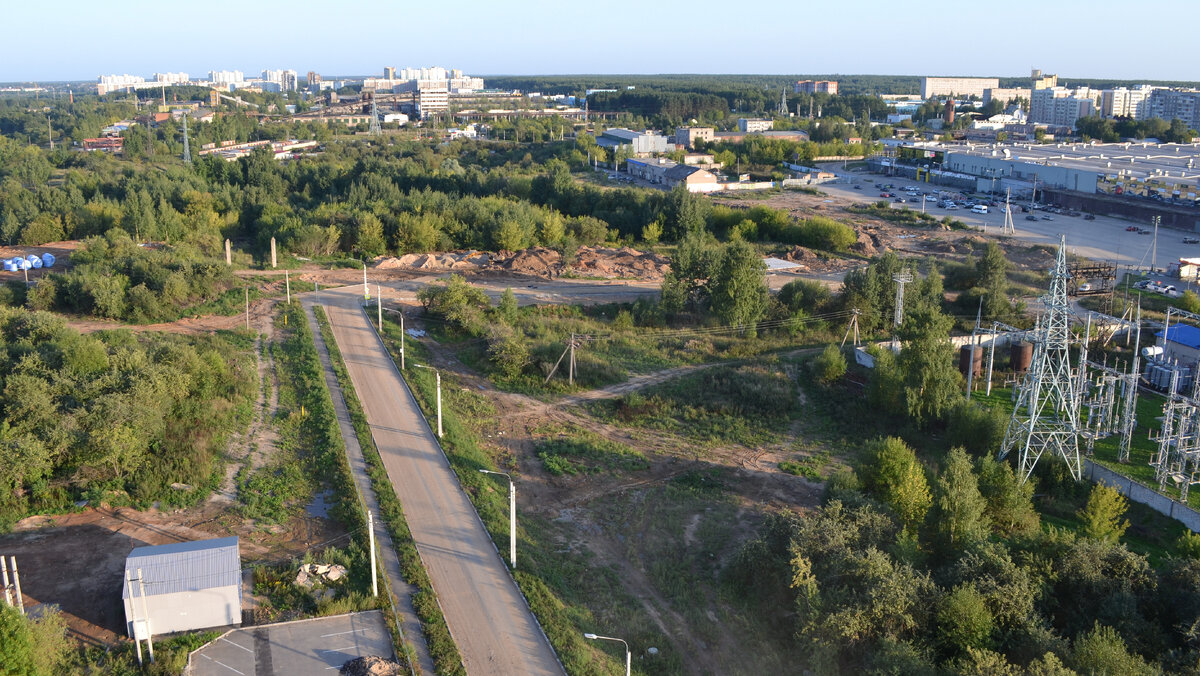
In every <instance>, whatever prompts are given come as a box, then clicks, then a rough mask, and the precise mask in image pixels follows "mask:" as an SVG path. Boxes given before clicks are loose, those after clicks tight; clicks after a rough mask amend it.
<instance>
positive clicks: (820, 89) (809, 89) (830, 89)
mask: <svg viewBox="0 0 1200 676" xmlns="http://www.w3.org/2000/svg"><path fill="white" fill-rule="evenodd" d="M793 89H794V91H795V92H796V93H797V94H816V93H820V94H837V93H838V83H837V80H800V81H799V82H797V83H796V86H795V87H794V88H793Z"/></svg>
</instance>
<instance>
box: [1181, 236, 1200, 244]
mask: <svg viewBox="0 0 1200 676" xmlns="http://www.w3.org/2000/svg"><path fill="white" fill-rule="evenodd" d="M1183 243H1184V244H1200V239H1196V238H1195V237H1184V238H1183Z"/></svg>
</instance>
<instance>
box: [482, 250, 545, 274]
mask: <svg viewBox="0 0 1200 676" xmlns="http://www.w3.org/2000/svg"><path fill="white" fill-rule="evenodd" d="M492 268H493V269H496V270H503V271H505V272H511V273H514V274H518V275H533V276H536V277H553V276H554V275H557V274H559V273H561V272H562V256H561V255H560V254H559V253H558V252H557V251H555V250H554V249H547V248H546V247H544V246H535V247H533V248H532V249H522V250H521V251H517V252H514V253H509V252H507V251H501V252H500V253H498V254H496V260H495V261H494V262H493V264H492Z"/></svg>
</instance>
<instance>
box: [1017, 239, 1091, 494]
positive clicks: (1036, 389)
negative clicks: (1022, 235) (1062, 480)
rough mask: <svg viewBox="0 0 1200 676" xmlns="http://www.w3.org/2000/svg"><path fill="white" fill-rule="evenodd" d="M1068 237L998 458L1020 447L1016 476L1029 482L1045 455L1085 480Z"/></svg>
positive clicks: (1063, 241) (1062, 245) (1052, 275)
mask: <svg viewBox="0 0 1200 676" xmlns="http://www.w3.org/2000/svg"><path fill="white" fill-rule="evenodd" d="M1069 278H1070V273H1069V272H1068V271H1067V238H1066V236H1065V235H1063V236H1061V238H1060V240H1059V245H1058V256H1057V257H1056V258H1055V262H1054V269H1053V270H1052V271H1051V273H1050V292H1049V293H1048V294H1046V295H1045V296H1043V297H1042V301H1043V303H1044V304H1045V306H1046V314H1045V316H1044V317H1043V318H1042V320H1041V322H1040V323H1039V325H1038V329H1037V330H1036V331H1035V332H1034V334H1033V343H1034V346H1033V363H1032V364H1031V365H1030V368H1029V371H1028V373H1027V374H1026V376H1025V379H1024V382H1022V384H1021V390H1020V394H1019V395H1018V397H1017V405H1016V407H1015V408H1014V409H1013V414H1012V418H1011V419H1010V420H1009V423H1008V430H1007V431H1006V432H1005V434H1004V443H1003V444H1002V445H1001V446H1000V457H1001V458H1005V457H1007V456H1008V454H1009V452H1010V451H1012V450H1013V449H1016V450H1017V452H1018V453H1019V463H1018V464H1019V467H1018V471H1017V472H1018V473H1017V476H1018V477H1019V478H1020V480H1021V481H1026V480H1028V479H1029V475H1030V474H1032V473H1033V468H1034V467H1036V466H1037V462H1038V459H1040V458H1041V457H1042V455H1043V454H1045V453H1051V454H1053V455H1057V456H1058V457H1060V458H1062V459H1063V461H1065V462H1066V463H1067V467H1068V469H1069V470H1070V472H1071V475H1072V476H1073V477H1075V479H1076V480H1080V479H1082V478H1083V464H1082V462H1081V460H1080V457H1079V413H1078V408H1077V405H1078V403H1079V399H1078V397H1077V396H1076V390H1077V385H1078V383H1077V381H1076V379H1075V377H1074V376H1073V374H1072V371H1071V353H1070V348H1071V331H1070V319H1071V306H1070V302H1069V301H1068V300H1067V281H1068V279H1069Z"/></svg>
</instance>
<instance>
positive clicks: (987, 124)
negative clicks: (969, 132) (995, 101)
mask: <svg viewBox="0 0 1200 676" xmlns="http://www.w3.org/2000/svg"><path fill="white" fill-rule="evenodd" d="M1028 122H1029V118H1028V117H1027V116H1026V115H1025V111H1023V110H1021V109H1020V108H1015V109H1014V110H1012V111H1010V112H1007V113H1000V114H999V115H993V116H991V117H989V118H988V119H986V120H976V121H974V122H972V123H971V128H972V129H983V130H985V131H1001V130H1003V129H1004V128H1005V127H1007V126H1008V125H1010V124H1026V123H1028Z"/></svg>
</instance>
